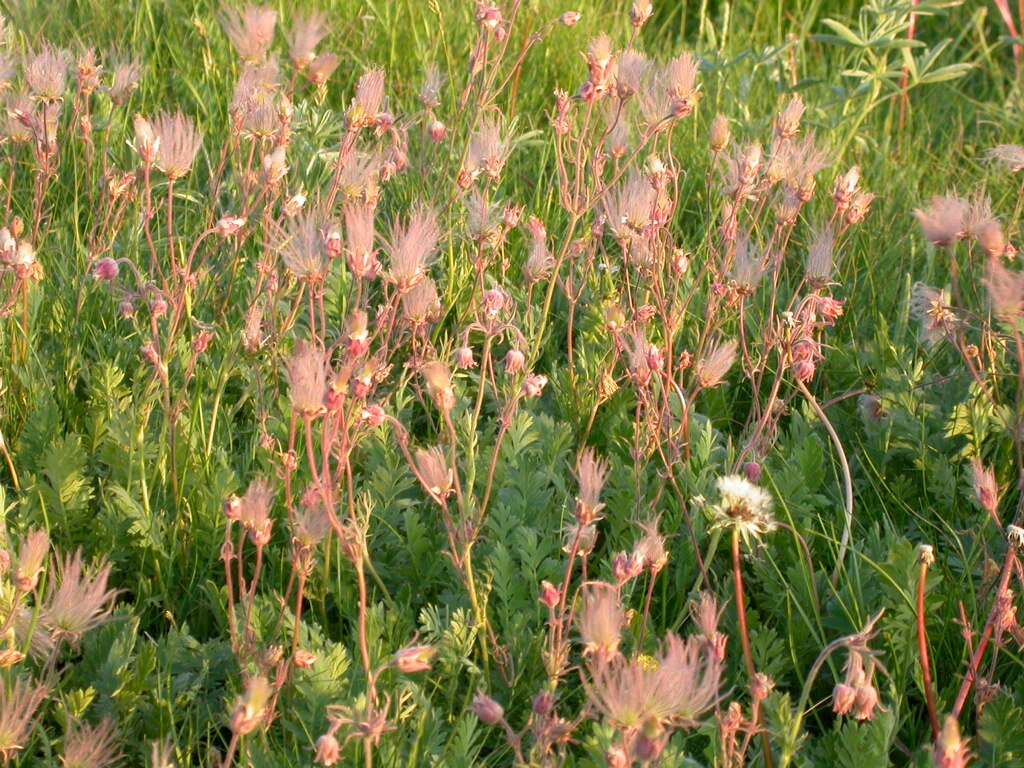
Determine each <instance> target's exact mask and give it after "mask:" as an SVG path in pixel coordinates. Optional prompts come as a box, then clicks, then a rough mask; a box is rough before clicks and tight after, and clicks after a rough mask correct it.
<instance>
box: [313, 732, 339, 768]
mask: <svg viewBox="0 0 1024 768" xmlns="http://www.w3.org/2000/svg"><path fill="white" fill-rule="evenodd" d="M315 760H316V762H317V764H318V765H326V766H332V765H337V764H338V761H339V760H341V745H340V744H339V743H338V740H337V739H336V738H334V736H333V735H331V734H329V733H325V734H324V735H323V736H321V737H320V738H319V739H317V740H316V758H315Z"/></svg>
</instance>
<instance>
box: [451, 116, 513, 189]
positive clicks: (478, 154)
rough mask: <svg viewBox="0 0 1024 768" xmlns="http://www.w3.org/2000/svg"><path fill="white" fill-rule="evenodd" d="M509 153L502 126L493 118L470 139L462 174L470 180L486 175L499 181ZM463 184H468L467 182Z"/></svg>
mask: <svg viewBox="0 0 1024 768" xmlns="http://www.w3.org/2000/svg"><path fill="white" fill-rule="evenodd" d="M508 155H509V146H508V143H507V141H506V140H505V139H504V138H502V135H501V126H500V125H499V124H498V123H497V122H495V121H493V120H488V121H485V122H484V123H482V124H481V126H480V127H479V128H478V129H477V130H476V133H474V134H473V136H472V138H471V139H470V141H469V149H468V150H467V152H466V162H465V165H464V166H463V169H462V174H463V175H467V176H468V178H469V179H470V180H475V179H477V178H479V177H480V176H481V175H486V176H487V178H489V179H490V180H491V181H497V180H498V179H499V178H500V177H501V172H502V170H503V169H504V168H505V161H506V160H508ZM463 185H464V186H468V184H465V183H464V184H463Z"/></svg>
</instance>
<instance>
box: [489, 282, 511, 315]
mask: <svg viewBox="0 0 1024 768" xmlns="http://www.w3.org/2000/svg"><path fill="white" fill-rule="evenodd" d="M507 303H508V294H507V293H505V291H503V290H502V289H501V288H491V289H490V290H489V291H487V292H486V293H484V314H485V315H487V317H488V318H490V319H492V320H493V319H494V318H496V317H497V316H498V315H499V314H501V311H502V310H503V309H505V305H506V304H507Z"/></svg>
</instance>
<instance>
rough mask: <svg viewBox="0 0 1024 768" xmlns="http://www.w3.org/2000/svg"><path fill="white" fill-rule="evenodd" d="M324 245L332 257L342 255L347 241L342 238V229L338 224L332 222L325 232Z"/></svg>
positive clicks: (335, 257)
mask: <svg viewBox="0 0 1024 768" xmlns="http://www.w3.org/2000/svg"><path fill="white" fill-rule="evenodd" d="M324 245H325V246H326V247H327V255H328V256H330V257H331V258H332V259H337V258H340V257H341V254H342V253H343V252H344V250H345V243H344V241H343V240H342V239H341V229H339V228H338V225H337V224H332V225H331V226H329V227H328V228H327V231H326V232H324Z"/></svg>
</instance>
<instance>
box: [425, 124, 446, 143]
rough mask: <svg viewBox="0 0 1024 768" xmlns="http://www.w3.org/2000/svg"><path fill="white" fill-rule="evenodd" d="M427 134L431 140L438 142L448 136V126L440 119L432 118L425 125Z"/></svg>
mask: <svg viewBox="0 0 1024 768" xmlns="http://www.w3.org/2000/svg"><path fill="white" fill-rule="evenodd" d="M427 135H428V136H430V140H431V141H432V142H434V143H435V144H440V143H441V142H443V141H444V140H445V139H447V138H448V128H447V127H446V126H445V124H444V123H442V122H441V121H440V120H438V119H437V118H434V119H433V120H431V121H430V125H428V126H427Z"/></svg>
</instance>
